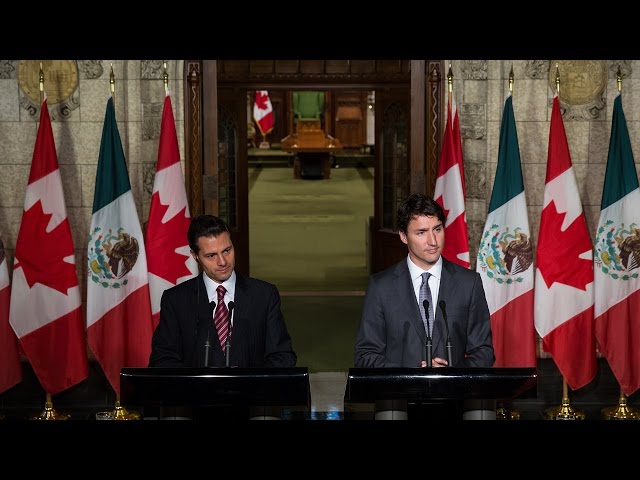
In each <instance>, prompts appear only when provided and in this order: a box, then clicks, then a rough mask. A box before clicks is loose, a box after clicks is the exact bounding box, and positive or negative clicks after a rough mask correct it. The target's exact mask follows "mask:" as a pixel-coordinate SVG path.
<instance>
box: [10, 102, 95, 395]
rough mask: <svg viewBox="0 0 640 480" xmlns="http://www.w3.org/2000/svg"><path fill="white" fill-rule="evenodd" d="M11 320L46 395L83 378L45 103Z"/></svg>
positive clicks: (70, 259)
mask: <svg viewBox="0 0 640 480" xmlns="http://www.w3.org/2000/svg"><path fill="white" fill-rule="evenodd" d="M9 321H10V323H11V326H12V327H13V329H14V330H15V332H16V335H17V336H18V338H19V339H20V343H21V344H22V349H23V350H24V353H25V354H26V356H27V357H28V358H29V361H30V362H31V366H32V367H33V371H34V372H35V374H36V375H37V377H38V380H39V381H40V384H41V385H42V387H43V388H44V389H45V391H46V392H47V393H49V394H51V395H54V394H56V393H58V392H61V391H62V390H65V389H67V388H69V387H71V386H73V385H75V384H77V383H79V382H81V381H82V380H84V379H85V378H87V376H88V375H89V365H88V361H87V344H86V341H85V332H84V320H83V317H82V302H81V299H80V284H79V283H78V274H77V272H76V262H75V250H74V247H73V238H72V237H71V227H70V226H69V219H68V218H67V210H66V207H65V203H64V194H63V190H62V178H61V176H60V168H59V167H58V158H57V155H56V147H55V144H54V140H53V132H52V130H51V119H50V118H49V110H48V108H47V101H46V99H45V101H44V102H43V103H42V108H41V110H40V125H39V127H38V135H37V137H36V144H35V147H34V150H33V160H32V162H31V173H30V174H29V184H28V185H27V192H26V195H25V200H24V211H23V213H22V223H21V224H20V231H19V232H18V238H17V240H16V258H15V262H14V264H13V284H12V288H11V313H10V316H9Z"/></svg>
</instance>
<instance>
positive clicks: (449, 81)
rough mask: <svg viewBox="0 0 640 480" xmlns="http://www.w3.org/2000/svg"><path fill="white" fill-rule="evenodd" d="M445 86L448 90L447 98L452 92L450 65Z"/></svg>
mask: <svg viewBox="0 0 640 480" xmlns="http://www.w3.org/2000/svg"><path fill="white" fill-rule="evenodd" d="M447 85H448V88H449V96H451V93H452V92H453V70H452V69H451V64H449V72H448V73H447Z"/></svg>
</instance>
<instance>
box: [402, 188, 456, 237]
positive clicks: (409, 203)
mask: <svg viewBox="0 0 640 480" xmlns="http://www.w3.org/2000/svg"><path fill="white" fill-rule="evenodd" d="M420 216H427V217H438V220H440V221H441V222H442V225H444V224H445V223H446V221H447V217H446V216H445V214H444V210H443V209H442V207H441V206H440V204H439V203H438V202H436V201H435V200H434V199H433V198H431V197H427V196H426V195H423V194H421V193H412V194H411V195H409V196H408V197H407V198H405V199H404V200H403V201H402V202H401V203H400V205H398V230H400V231H401V232H405V233H406V232H407V227H408V226H409V222H410V221H411V219H412V218H413V217H420Z"/></svg>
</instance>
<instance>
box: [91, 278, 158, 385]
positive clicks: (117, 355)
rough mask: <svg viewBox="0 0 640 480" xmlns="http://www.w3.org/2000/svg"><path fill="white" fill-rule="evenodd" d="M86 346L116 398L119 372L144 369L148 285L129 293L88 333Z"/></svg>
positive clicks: (147, 343)
mask: <svg viewBox="0 0 640 480" xmlns="http://www.w3.org/2000/svg"><path fill="white" fill-rule="evenodd" d="M88 336H89V345H90V346H91V350H92V351H93V353H94V354H95V357H96V358H97V359H98V361H99V362H100V365H101V366H102V370H103V371H104V373H105V375H106V377H107V379H108V380H109V383H110V384H111V386H112V387H113V389H114V390H115V391H116V395H117V396H118V397H119V396H120V369H121V368H123V367H146V366H147V365H149V355H151V342H150V341H149V339H150V338H151V336H152V330H151V322H150V321H149V285H144V286H142V287H140V288H139V289H137V290H136V291H135V292H132V293H130V294H129V295H128V296H127V298H125V300H124V301H123V302H120V303H119V304H118V305H116V306H115V307H114V308H112V309H111V310H109V311H108V312H107V313H105V314H104V315H103V316H102V318H100V320H98V321H97V322H95V323H94V324H93V325H91V327H89V329H88Z"/></svg>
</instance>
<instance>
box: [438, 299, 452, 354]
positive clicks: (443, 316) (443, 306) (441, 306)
mask: <svg viewBox="0 0 640 480" xmlns="http://www.w3.org/2000/svg"><path fill="white" fill-rule="evenodd" d="M445 306H446V304H445V303H444V300H440V310H441V311H442V318H443V320H444V328H445V329H446V330H447V363H448V364H449V366H451V365H452V363H453V362H452V361H451V339H450V338H449V322H448V321H447V310H446V308H445Z"/></svg>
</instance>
